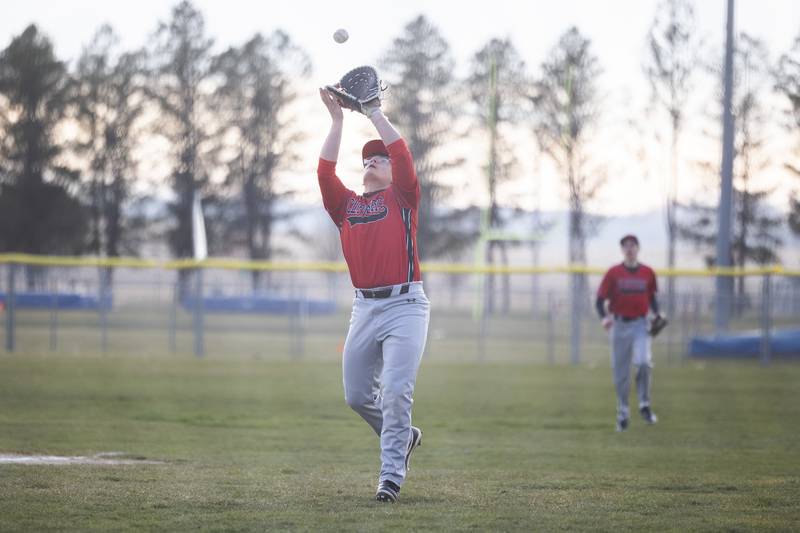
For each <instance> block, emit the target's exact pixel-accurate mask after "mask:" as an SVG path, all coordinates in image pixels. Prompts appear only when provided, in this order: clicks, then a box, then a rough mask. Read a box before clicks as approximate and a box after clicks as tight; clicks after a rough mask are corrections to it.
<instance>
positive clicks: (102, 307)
mask: <svg viewBox="0 0 800 533" xmlns="http://www.w3.org/2000/svg"><path fill="white" fill-rule="evenodd" d="M97 273H98V277H99V278H100V290H99V291H98V292H99V298H98V300H99V301H98V305H99V307H98V310H99V311H100V350H101V351H102V352H103V355H106V353H107V352H108V309H106V297H107V296H106V290H107V288H108V276H109V272H108V267H99V268H98V271H97Z"/></svg>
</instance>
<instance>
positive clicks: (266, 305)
mask: <svg viewBox="0 0 800 533" xmlns="http://www.w3.org/2000/svg"><path fill="white" fill-rule="evenodd" d="M181 305H183V307H184V308H185V309H186V310H187V311H191V310H192V309H194V298H185V299H184V300H183V301H182V302H181ZM301 308H302V309H303V311H304V312H305V313H307V314H309V315H324V314H329V313H333V312H334V311H336V303H335V302H333V301H331V300H301V299H298V298H286V297H278V296H208V297H205V298H203V311H204V312H206V313H265V314H266V313H269V314H282V315H288V314H296V313H298V312H299V311H300V310H301Z"/></svg>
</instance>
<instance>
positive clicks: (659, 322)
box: [647, 315, 669, 337]
mask: <svg viewBox="0 0 800 533" xmlns="http://www.w3.org/2000/svg"><path fill="white" fill-rule="evenodd" d="M668 323H669V322H668V321H667V319H666V318H664V317H663V316H661V315H656V316H654V317H653V318H652V319H651V320H650V327H649V328H648V330H647V332H648V333H649V334H650V336H651V337H655V336H656V335H658V334H659V333H661V330H662V329H664V328H665V327H667V324H668Z"/></svg>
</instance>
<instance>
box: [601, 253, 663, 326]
mask: <svg viewBox="0 0 800 533" xmlns="http://www.w3.org/2000/svg"><path fill="white" fill-rule="evenodd" d="M657 290H658V287H657V285H656V273H655V272H653V269H652V268H650V267H649V266H647V265H643V264H641V263H639V264H638V265H637V266H636V268H635V269H631V268H628V267H626V266H625V264H624V263H620V264H619V265H614V266H613V267H611V268H610V269H608V272H606V275H605V276H603V281H601V282H600V288H598V289H597V297H598V298H602V299H604V300H606V299H607V300H608V301H609V306H608V308H609V311H611V313H613V314H615V315H620V316H624V317H626V318H633V317H640V316H644V315H646V314H647V310H648V308H649V306H650V301H651V299H652V298H653V296H654V295H655V293H656V291H657Z"/></svg>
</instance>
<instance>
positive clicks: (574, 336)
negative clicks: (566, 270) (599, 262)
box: [569, 272, 584, 365]
mask: <svg viewBox="0 0 800 533" xmlns="http://www.w3.org/2000/svg"><path fill="white" fill-rule="evenodd" d="M571 277H572V283H571V289H570V300H571V301H570V311H571V314H572V316H571V317H570V339H569V346H570V362H571V363H572V364H573V365H577V364H580V362H581V320H582V318H583V317H582V316H581V315H582V313H583V306H582V305H581V303H582V302H583V296H584V291H583V289H584V283H583V274H579V273H577V272H573V273H572V274H571Z"/></svg>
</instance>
